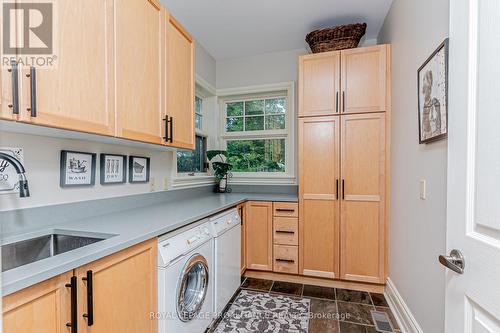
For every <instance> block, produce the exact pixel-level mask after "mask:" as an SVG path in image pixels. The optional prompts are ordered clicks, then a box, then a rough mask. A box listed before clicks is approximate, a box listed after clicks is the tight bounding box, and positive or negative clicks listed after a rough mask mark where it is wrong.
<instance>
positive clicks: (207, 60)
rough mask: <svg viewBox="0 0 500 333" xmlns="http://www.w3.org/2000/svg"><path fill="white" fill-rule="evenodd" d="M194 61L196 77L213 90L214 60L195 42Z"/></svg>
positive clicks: (214, 83) (214, 82)
mask: <svg viewBox="0 0 500 333" xmlns="http://www.w3.org/2000/svg"><path fill="white" fill-rule="evenodd" d="M195 60H196V63H195V71H196V75H198V76H200V77H201V78H202V79H204V80H205V81H207V82H208V83H209V84H210V85H211V86H212V87H213V88H215V85H216V80H215V74H216V73H215V66H216V64H215V59H214V58H213V57H212V56H211V55H210V53H208V52H207V50H205V48H204V47H203V45H201V44H200V43H198V42H196V46H195Z"/></svg>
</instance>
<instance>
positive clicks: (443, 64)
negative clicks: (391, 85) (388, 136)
mask: <svg viewBox="0 0 500 333" xmlns="http://www.w3.org/2000/svg"><path fill="white" fill-rule="evenodd" d="M418 125H419V127H418V129H419V131H418V132H419V143H421V144H422V143H429V142H432V141H436V140H439V139H443V138H446V136H447V135H448V39H446V40H445V41H444V42H443V43H441V45H439V47H438V48H437V49H436V50H435V51H434V52H433V53H432V55H431V56H430V57H429V58H428V59H427V60H426V61H425V62H424V64H423V65H422V66H421V67H420V68H419V69H418Z"/></svg>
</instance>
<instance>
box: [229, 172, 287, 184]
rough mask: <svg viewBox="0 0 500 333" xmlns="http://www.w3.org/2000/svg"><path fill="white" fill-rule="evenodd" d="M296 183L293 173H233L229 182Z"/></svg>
mask: <svg viewBox="0 0 500 333" xmlns="http://www.w3.org/2000/svg"><path fill="white" fill-rule="evenodd" d="M295 183H296V179H295V176H293V175H289V174H273V173H262V174H259V173H233V177H232V178H231V179H229V184H235V185H246V184H253V185H294V184H295Z"/></svg>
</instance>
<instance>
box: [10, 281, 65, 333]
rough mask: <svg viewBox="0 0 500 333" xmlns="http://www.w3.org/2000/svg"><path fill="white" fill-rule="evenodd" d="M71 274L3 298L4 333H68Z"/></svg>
mask: <svg viewBox="0 0 500 333" xmlns="http://www.w3.org/2000/svg"><path fill="white" fill-rule="evenodd" d="M72 276H73V272H68V273H64V274H61V275H59V276H56V277H54V278H52V279H50V280H47V281H44V282H41V283H39V284H36V285H34V286H32V287H29V288H26V289H23V290H21V291H19V292H17V293H14V294H11V295H8V296H5V297H4V298H3V332H4V333H33V332H36V333H54V332H70V329H69V328H68V327H66V323H69V322H70V320H71V307H70V303H71V289H70V288H68V287H66V284H68V283H70V279H71V277H72Z"/></svg>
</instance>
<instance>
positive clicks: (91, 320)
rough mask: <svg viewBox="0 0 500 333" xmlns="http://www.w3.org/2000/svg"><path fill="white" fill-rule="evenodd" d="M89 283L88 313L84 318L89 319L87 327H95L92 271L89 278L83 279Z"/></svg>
mask: <svg viewBox="0 0 500 333" xmlns="http://www.w3.org/2000/svg"><path fill="white" fill-rule="evenodd" d="M82 280H83V281H86V282H87V313H84V314H83V317H84V318H86V319H87V326H92V325H94V292H93V285H92V283H93V279H92V271H87V276H86V277H83V278H82Z"/></svg>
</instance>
